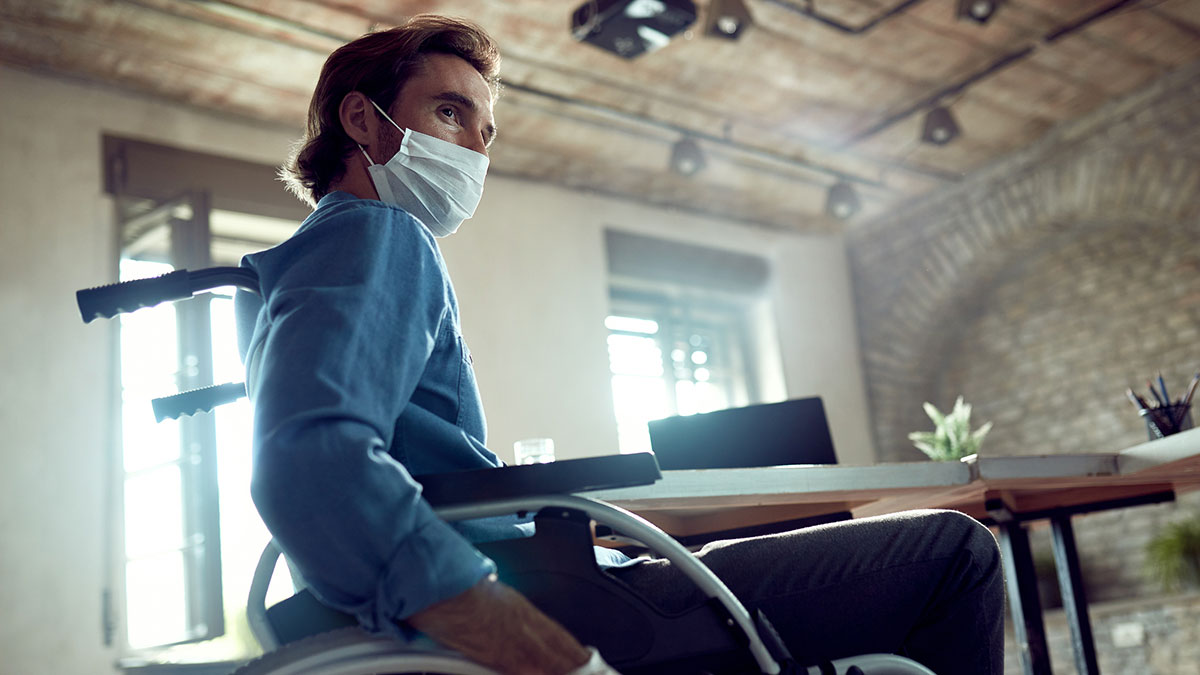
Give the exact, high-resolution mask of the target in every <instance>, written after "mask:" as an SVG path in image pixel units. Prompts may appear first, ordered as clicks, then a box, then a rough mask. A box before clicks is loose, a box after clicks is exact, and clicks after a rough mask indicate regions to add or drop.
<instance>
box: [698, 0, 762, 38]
mask: <svg viewBox="0 0 1200 675" xmlns="http://www.w3.org/2000/svg"><path fill="white" fill-rule="evenodd" d="M751 23H752V21H751V19H750V10H749V9H748V8H747V7H746V3H745V2H743V0H712V4H710V5H709V6H708V14H706V15H705V19H704V34H705V35H708V36H710V37H719V38H725V39H726V40H736V39H738V38H739V37H741V36H742V31H744V30H746V28H747V27H749V26H750V24H751Z"/></svg>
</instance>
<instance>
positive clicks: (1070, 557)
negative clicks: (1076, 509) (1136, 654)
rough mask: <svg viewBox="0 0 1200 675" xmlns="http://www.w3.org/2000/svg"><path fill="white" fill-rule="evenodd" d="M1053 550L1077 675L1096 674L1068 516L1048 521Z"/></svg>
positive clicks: (1094, 649)
mask: <svg viewBox="0 0 1200 675" xmlns="http://www.w3.org/2000/svg"><path fill="white" fill-rule="evenodd" d="M1050 525H1051V537H1052V543H1053V547H1054V566H1055V568H1056V569H1057V570H1058V587H1059V589H1060V590H1061V591H1062V599H1063V610H1064V611H1065V612H1066V615H1067V623H1068V624H1069V625H1070V626H1071V643H1072V646H1073V647H1074V651H1075V669H1076V670H1077V671H1078V672H1079V675H1100V666H1099V665H1098V664H1097V663H1096V643H1095V642H1094V641H1093V640H1092V623H1091V620H1090V619H1089V618H1088V613H1087V594H1086V593H1085V592H1084V589H1083V575H1082V573H1081V572H1080V567H1079V553H1078V552H1077V551H1076V550H1075V531H1074V529H1073V528H1072V527H1071V514H1069V513H1067V514H1062V515H1057V516H1053V517H1052V518H1050Z"/></svg>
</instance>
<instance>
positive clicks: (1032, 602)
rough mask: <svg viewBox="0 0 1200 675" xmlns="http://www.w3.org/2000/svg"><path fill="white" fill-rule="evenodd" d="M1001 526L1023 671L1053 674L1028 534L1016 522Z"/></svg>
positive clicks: (1001, 545) (1006, 581)
mask: <svg viewBox="0 0 1200 675" xmlns="http://www.w3.org/2000/svg"><path fill="white" fill-rule="evenodd" d="M998 527H999V529H1000V551H1001V553H1002V557H1003V560H1004V583H1005V585H1006V586H1007V587H1008V606H1009V608H1010V609H1011V610H1012V619H1013V631H1014V634H1015V636H1016V639H1017V646H1018V647H1019V648H1020V651H1021V669H1022V672H1023V673H1025V675H1051V673H1052V671H1051V670H1050V650H1049V649H1047V647H1046V628H1045V625H1044V624H1043V622H1042V603H1041V600H1039V599H1038V589H1037V574H1036V572H1035V571H1034V568H1033V554H1032V553H1031V552H1030V549H1029V535H1028V534H1027V533H1026V532H1025V527H1024V526H1023V525H1022V524H1021V523H1020V522H1017V521H1015V520H1009V521H1006V522H1001V523H998Z"/></svg>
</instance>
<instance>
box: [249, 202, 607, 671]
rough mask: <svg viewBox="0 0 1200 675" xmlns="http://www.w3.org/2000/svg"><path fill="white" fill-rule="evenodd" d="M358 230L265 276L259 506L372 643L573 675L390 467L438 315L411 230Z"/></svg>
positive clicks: (555, 630)
mask: <svg viewBox="0 0 1200 675" xmlns="http://www.w3.org/2000/svg"><path fill="white" fill-rule="evenodd" d="M355 215H356V216H359V217H357V218H348V219H345V221H344V222H339V223H337V226H336V229H329V228H325V229H322V230H321V231H310V232H308V233H306V234H305V235H302V236H304V237H305V238H306V239H305V240H304V241H301V242H292V244H293V248H294V249H295V250H294V251H293V255H292V256H290V257H289V258H287V259H286V260H287V264H286V265H284V266H282V267H281V266H278V265H272V264H269V263H266V262H264V264H263V266H262V267H261V268H260V278H261V279H262V280H263V282H264V290H265V291H267V295H268V298H267V301H268V312H267V314H268V317H267V318H268V320H269V321H270V322H271V325H272V328H271V330H270V332H269V334H268V336H267V338H266V347H265V348H264V352H263V362H262V364H261V368H260V369H259V371H258V372H259V377H258V382H257V383H256V384H257V385H258V386H257V387H256V400H255V404H256V444H255V476H254V481H253V486H252V488H253V489H252V491H253V493H254V497H255V503H256V505H257V506H258V508H259V511H260V513H261V514H262V516H263V519H264V521H265V522H267V524H268V525H269V526H270V528H271V531H272V534H274V535H275V537H276V538H277V539H278V540H279V542H280V543H281V545H282V546H283V548H284V550H285V551H287V552H288V554H289V555H290V556H292V557H293V558H294V559H295V561H296V562H297V563H298V564H300V567H301V569H302V570H303V571H304V572H305V575H306V577H308V578H309V581H310V582H312V586H313V590H314V591H316V592H317V594H318V596H319V597H321V598H322V599H323V600H325V601H327V602H330V603H331V604H333V605H335V606H337V607H339V608H340V609H343V610H344V611H350V612H353V613H354V614H355V615H356V616H358V618H359V619H360V621H362V622H363V623H364V625H366V626H367V627H368V628H370V629H374V630H382V631H389V630H390V631H398V630H399V628H398V627H397V625H398V624H397V622H398V621H400V620H405V621H406V623H408V624H409V625H411V626H413V627H414V628H416V629H418V630H421V631H422V632H425V633H426V634H428V635H429V636H430V637H432V638H434V639H435V640H437V641H439V642H441V643H442V644H444V645H446V646H448V647H451V648H454V649H457V650H459V651H461V652H462V653H463V654H464V655H466V656H467V657H468V658H472V659H474V660H476V661H478V662H480V663H483V664H486V665H489V666H491V667H493V668H495V669H496V670H499V671H501V672H503V673H506V674H508V673H512V674H517V675H524V674H526V673H529V674H535V673H536V674H541V673H546V674H548V675H563V674H564V673H568V672H571V671H572V670H574V669H575V668H577V667H579V666H580V665H581V664H583V663H584V662H585V661H586V660H587V658H588V652H587V651H586V650H584V649H583V648H582V647H581V646H580V645H579V643H578V642H577V641H575V639H574V638H572V637H571V636H570V635H569V634H568V633H567V632H566V631H565V630H564V629H563V628H562V627H561V626H559V625H558V624H557V623H555V622H554V621H553V620H551V619H550V618H548V617H546V616H545V615H543V614H542V613H541V612H540V611H538V610H537V609H536V608H534V607H533V606H532V605H531V604H530V603H529V602H528V601H527V600H525V599H524V598H523V597H522V596H520V594H518V593H517V592H515V591H513V590H512V589H510V588H508V587H506V586H504V585H503V584H500V583H498V582H496V581H495V580H494V578H493V577H492V576H491V575H490V572H491V571H492V570H494V569H495V568H494V566H493V565H492V564H491V562H490V561H488V560H486V559H485V558H483V557H482V556H481V555H480V554H479V553H478V551H477V550H476V549H475V548H474V547H472V546H470V545H469V544H468V543H467V542H465V541H464V540H463V539H462V537H461V536H459V535H458V533H456V532H454V531H453V530H452V529H451V528H449V527H448V526H447V525H446V524H445V523H443V522H442V521H440V520H439V519H438V518H437V517H436V516H435V515H434V514H433V512H432V509H430V508H429V505H428V504H427V503H426V502H425V501H424V499H422V498H421V497H420V488H419V486H418V485H417V484H416V483H415V482H414V481H413V480H412V477H411V476H410V475H409V474H408V472H407V471H406V470H405V468H404V467H403V466H402V465H401V464H400V463H399V462H397V461H396V460H395V459H394V458H393V457H391V456H390V455H389V454H388V448H389V445H390V442H391V441H390V438H391V432H392V428H393V425H394V423H395V420H396V419H397V417H398V416H399V414H400V411H401V410H402V409H403V408H404V406H405V405H407V402H408V399H409V397H410V396H411V394H412V392H413V389H414V387H415V386H416V383H417V379H418V378H419V376H420V374H421V372H422V370H423V369H424V367H425V360H426V359H427V358H428V356H429V350H430V349H431V348H432V345H433V342H434V339H435V335H434V333H433V332H432V331H434V330H436V326H437V324H438V323H439V317H440V315H441V312H443V311H445V308H444V302H443V301H442V296H441V284H440V279H441V277H440V276H437V275H436V274H434V273H433V272H434V271H433V270H431V269H430V265H433V264H435V263H436V260H435V259H434V258H432V257H431V256H430V255H428V254H425V255H422V252H421V251H419V250H415V249H416V248H417V247H418V246H420V245H422V243H423V242H422V241H420V240H419V238H418V239H416V240H414V238H412V237H406V236H404V232H405V230H404V229H403V227H404V226H405V225H408V226H411V227H413V228H419V227H420V226H419V225H417V224H416V223H403V222H401V223H385V225H390V227H380V226H379V225H378V224H375V223H371V222H370V217H369V214H355ZM423 280H424V281H425V282H426V283H424V284H423V283H422V281H423ZM430 280H433V281H436V283H429V282H430ZM464 589H465V590H464ZM406 617H407V618H406Z"/></svg>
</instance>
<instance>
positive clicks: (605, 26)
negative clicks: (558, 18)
mask: <svg viewBox="0 0 1200 675" xmlns="http://www.w3.org/2000/svg"><path fill="white" fill-rule="evenodd" d="M695 22H696V3H694V2H692V0H589V1H588V2H585V3H583V4H582V5H580V6H579V7H578V8H577V9H576V10H575V11H574V12H573V13H572V14H571V36H572V37H574V38H575V39H576V40H579V41H580V42H587V43H589V44H592V45H595V46H597V47H599V48H601V49H603V50H605V51H609V52H612V53H614V54H616V55H618V56H621V57H623V58H626V59H632V58H636V57H638V56H641V55H642V54H645V53H646V52H652V51H654V50H656V49H661V48H662V47H664V46H666V44H667V43H668V42H670V41H671V38H673V37H675V36H676V35H678V34H679V33H682V32H683V31H684V30H687V28H688V27H689V26H691V25H692V24H693V23H695Z"/></svg>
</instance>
